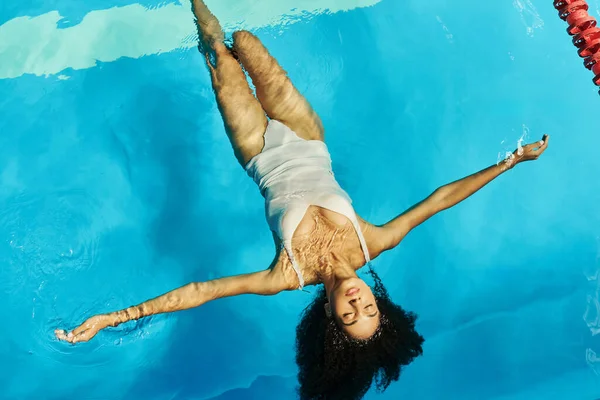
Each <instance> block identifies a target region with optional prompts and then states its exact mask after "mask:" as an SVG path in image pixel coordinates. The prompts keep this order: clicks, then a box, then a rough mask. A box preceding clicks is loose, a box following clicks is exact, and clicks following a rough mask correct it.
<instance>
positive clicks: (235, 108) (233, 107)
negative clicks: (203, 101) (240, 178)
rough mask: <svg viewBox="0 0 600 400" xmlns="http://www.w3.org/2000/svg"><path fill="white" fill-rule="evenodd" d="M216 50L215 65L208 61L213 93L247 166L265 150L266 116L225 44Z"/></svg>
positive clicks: (243, 162)
mask: <svg viewBox="0 0 600 400" xmlns="http://www.w3.org/2000/svg"><path fill="white" fill-rule="evenodd" d="M214 50H215V57H216V62H215V65H214V66H213V65H212V64H211V62H210V61H209V60H208V58H207V64H208V67H209V69H210V73H211V78H212V85H213V90H214V92H215V96H216V99H217V104H218V106H219V110H220V112H221V115H222V117H223V122H224V124H225V130H226V131H227V135H228V137H229V140H230V142H231V146H232V147H233V151H234V153H235V156H236V158H237V160H238V162H239V163H240V164H241V165H242V167H244V166H245V165H246V164H247V163H248V161H250V160H251V159H252V157H254V156H255V155H257V154H258V153H260V152H261V151H262V148H263V146H264V133H265V130H266V127H267V117H266V116H265V111H264V110H263V108H262V107H261V104H260V102H259V101H258V100H257V99H256V97H254V95H253V94H252V91H251V90H250V87H249V86H248V81H247V80H246V75H245V74H244V72H243V70H242V68H241V66H240V65H239V63H238V62H237V60H236V59H235V58H234V57H233V55H232V54H231V52H230V50H229V49H228V48H227V47H225V45H223V44H217V45H215V48H214Z"/></svg>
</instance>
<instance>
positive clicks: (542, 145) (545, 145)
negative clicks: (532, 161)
mask: <svg viewBox="0 0 600 400" xmlns="http://www.w3.org/2000/svg"><path fill="white" fill-rule="evenodd" d="M549 139H550V136H548V135H544V138H543V139H542V140H540V142H539V143H540V146H539V147H538V148H537V149H536V150H535V151H534V152H533V153H534V154H536V155H538V156H539V155H540V154H542V153H543V152H544V151H546V149H547V148H548V141H549Z"/></svg>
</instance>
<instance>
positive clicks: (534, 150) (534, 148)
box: [505, 135, 550, 168]
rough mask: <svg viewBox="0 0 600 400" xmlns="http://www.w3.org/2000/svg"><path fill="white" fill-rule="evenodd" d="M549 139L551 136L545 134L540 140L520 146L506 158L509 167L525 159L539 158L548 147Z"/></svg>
mask: <svg viewBox="0 0 600 400" xmlns="http://www.w3.org/2000/svg"><path fill="white" fill-rule="evenodd" d="M549 139H550V136H548V135H544V136H543V137H542V140H540V141H539V142H534V143H530V144H527V145H525V146H522V147H521V146H519V148H518V149H517V150H515V151H514V152H513V153H512V154H511V155H510V156H509V157H508V158H507V159H506V161H505V162H506V165H507V166H508V167H509V168H512V167H514V166H515V165H517V164H518V163H520V162H523V161H532V160H537V159H538V158H539V157H540V156H541V155H542V154H543V153H544V151H546V149H547V148H548V141H549Z"/></svg>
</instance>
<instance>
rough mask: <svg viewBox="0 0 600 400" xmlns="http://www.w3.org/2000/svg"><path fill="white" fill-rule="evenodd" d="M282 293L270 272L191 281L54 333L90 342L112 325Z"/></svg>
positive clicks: (281, 286) (73, 340)
mask: <svg viewBox="0 0 600 400" xmlns="http://www.w3.org/2000/svg"><path fill="white" fill-rule="evenodd" d="M283 290H285V282H283V281H282V280H281V278H280V277H279V276H277V275H276V274H274V273H272V270H270V269H268V270H264V271H259V272H254V273H250V274H242V275H236V276H228V277H224V278H219V279H214V280H211V281H207V282H192V283H189V284H187V285H185V286H182V287H180V288H177V289H174V290H172V291H170V292H168V293H165V294H163V295H161V296H158V297H155V298H154V299H151V300H147V301H145V302H143V303H141V304H138V305H136V306H131V307H128V308H124V309H122V310H119V311H115V312H111V313H107V314H98V315H95V316H93V317H91V318H88V319H87V320H86V321H85V322H84V323H83V324H81V325H80V326H78V327H77V328H75V329H73V331H71V332H66V331H64V330H62V329H57V330H56V331H55V334H56V337H57V338H58V339H59V340H64V341H67V342H70V343H78V342H87V341H88V340H90V339H91V338H93V337H94V336H95V335H96V334H97V333H98V332H99V331H100V330H102V329H104V328H107V327H109V326H112V327H115V326H118V325H120V324H122V323H124V322H128V321H135V320H138V319H140V318H144V317H148V316H151V315H156V314H163V313H170V312H175V311H181V310H187V309H190V308H194V307H199V306H201V305H203V304H206V303H207V302H209V301H212V300H216V299H220V298H224V297H231V296H237V295H240V294H259V295H263V296H268V295H273V294H277V293H279V292H281V291H283Z"/></svg>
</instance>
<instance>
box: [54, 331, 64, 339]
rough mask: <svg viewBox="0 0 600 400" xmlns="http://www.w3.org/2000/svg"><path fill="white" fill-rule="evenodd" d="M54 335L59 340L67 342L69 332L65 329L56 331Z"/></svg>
mask: <svg viewBox="0 0 600 400" xmlns="http://www.w3.org/2000/svg"><path fill="white" fill-rule="evenodd" d="M54 335H55V336H56V338H57V339H58V340H64V341H66V340H67V331H65V330H63V329H56V330H55V331H54Z"/></svg>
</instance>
